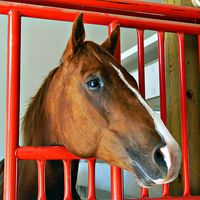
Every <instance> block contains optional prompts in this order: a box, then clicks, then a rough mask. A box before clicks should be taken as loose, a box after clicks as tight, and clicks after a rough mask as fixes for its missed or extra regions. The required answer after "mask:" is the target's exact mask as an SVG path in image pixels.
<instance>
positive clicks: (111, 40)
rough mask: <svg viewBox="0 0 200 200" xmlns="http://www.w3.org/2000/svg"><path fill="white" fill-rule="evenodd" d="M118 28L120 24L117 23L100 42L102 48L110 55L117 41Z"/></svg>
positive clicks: (113, 52)
mask: <svg viewBox="0 0 200 200" xmlns="http://www.w3.org/2000/svg"><path fill="white" fill-rule="evenodd" d="M119 29H120V25H119V24H117V25H116V26H115V28H114V30H113V31H112V32H111V34H110V36H109V37H108V38H107V39H106V40H105V41H104V42H103V43H102V44H101V46H102V47H103V48H105V49H106V50H107V51H108V52H110V53H111V54H112V55H114V54H115V50H116V47H117V42H118V39H119Z"/></svg>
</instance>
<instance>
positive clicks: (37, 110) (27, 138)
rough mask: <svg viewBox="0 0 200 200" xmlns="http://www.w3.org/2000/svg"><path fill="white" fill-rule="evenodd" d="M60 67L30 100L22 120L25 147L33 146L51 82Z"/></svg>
mask: <svg viewBox="0 0 200 200" xmlns="http://www.w3.org/2000/svg"><path fill="white" fill-rule="evenodd" d="M57 69H58V67H56V68H55V69H53V70H52V71H51V72H50V73H49V74H48V76H47V77H46V78H45V80H44V81H43V83H42V85H41V87H40V89H39V90H38V91H37V93H36V95H35V96H33V97H32V98H31V99H30V102H29V104H28V107H27V110H26V113H25V115H24V117H23V120H22V128H21V131H22V139H23V145H27V146H28V145H31V144H32V138H33V137H34V132H35V131H36V129H37V126H38V124H39V123H40V121H41V119H42V117H43V114H44V99H45V97H46V94H47V91H48V88H49V85H50V83H51V80H52V78H53V76H54V74H55V73H56V71H57Z"/></svg>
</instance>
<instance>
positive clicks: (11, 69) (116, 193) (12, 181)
mask: <svg viewBox="0 0 200 200" xmlns="http://www.w3.org/2000/svg"><path fill="white" fill-rule="evenodd" d="M20 2H22V1H20ZM23 2H29V3H33V2H34V3H36V2H37V3H38V4H43V5H48V6H61V5H63V6H62V7H65V8H77V9H82V10H84V11H86V12H85V15H84V22H86V23H90V24H99V25H107V26H108V31H109V33H110V32H111V31H112V30H113V29H114V27H115V26H116V24H118V23H119V24H120V26H121V27H129V28H136V29H137V36H138V52H139V53H138V54H139V55H138V65H139V90H140V92H141V94H142V96H143V97H145V73H144V30H146V29H150V30H156V31H157V33H158V60H159V77H160V103H161V118H162V120H163V122H164V123H166V89H165V61H164V32H175V33H178V42H179V46H178V48H179V71H180V96H181V98H180V99H181V127H182V151H183V174H184V194H183V197H170V193H169V185H168V184H167V185H164V186H163V192H162V196H163V197H162V198H148V196H149V194H148V190H147V189H142V190H141V194H140V196H141V198H145V197H146V198H148V199H151V200H153V199H157V200H158V199H160V200H161V199H166V200H170V199H180V200H182V199H187V200H189V199H191V200H192V199H200V196H191V193H190V178H189V162H188V136H187V106H186V79H185V63H184V34H186V33H187V34H194V35H198V45H199V46H198V48H199V55H200V25H198V24H194V23H185V22H181V23H178V22H173V21H166V20H163V19H175V20H179V21H187V22H195V23H196V22H199V21H200V10H199V9H195V8H188V7H183V6H170V5H162V4H155V3H147V2H145V3H144V2H140V1H134V2H132V1H130V0H126V1H123V4H120V1H119V0H115V1H106V2H105V1H97V0H91V1H80V0H74V1H73V4H72V2H71V0H65V1H64V0H43V1H38V0H36V1H33V0H30V1H27V0H24V1H23ZM130 5H131V6H130ZM119 8H120V9H119ZM147 9H148V10H150V11H151V12H148V13H147V12H146V10H147ZM88 11H95V12H88ZM100 11H101V12H103V11H104V12H107V13H112V14H118V15H111V14H100V13H97V12H100ZM78 12H79V11H72V10H67V9H61V8H53V7H42V6H36V5H28V4H15V3H10V2H5V1H1V2H0V14H7V15H8V19H9V20H8V23H9V24H8V28H9V29H8V68H7V104H6V111H7V112H6V113H7V115H6V156H5V184H4V186H5V188H4V200H16V199H17V198H16V197H17V160H18V159H21V160H37V163H38V177H39V179H38V200H46V195H45V178H44V177H45V162H46V160H55V159H56V160H58V159H60V160H63V164H64V179H65V192H64V199H65V200H66V199H72V194H71V184H70V183H71V174H70V166H71V160H73V159H80V158H78V157H77V156H75V155H73V154H71V153H70V152H68V151H67V150H66V149H65V148H64V147H18V136H19V135H18V133H19V88H20V87H19V85H20V31H21V16H24V17H34V18H43V19H52V20H62V21H66V20H67V21H73V20H74V18H75V17H76V16H77V14H78ZM122 15H126V16H122ZM130 16H142V17H153V19H150V18H138V17H130ZM160 19H162V20H160ZM115 56H116V58H117V59H118V60H119V61H120V43H118V47H117V53H116V55H115ZM199 60H200V56H199ZM199 62H200V61H199ZM199 71H200V64H199ZM122 181H123V179H122V171H121V169H119V168H117V167H111V199H113V200H121V199H123V189H122V185H123V183H122ZM88 182H89V184H88V199H90V200H94V199H96V195H95V159H89V160H88Z"/></svg>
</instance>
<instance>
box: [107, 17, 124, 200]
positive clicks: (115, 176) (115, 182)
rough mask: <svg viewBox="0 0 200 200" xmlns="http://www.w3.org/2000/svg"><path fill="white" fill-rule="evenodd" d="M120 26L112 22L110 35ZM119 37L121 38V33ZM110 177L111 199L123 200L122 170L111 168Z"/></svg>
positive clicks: (118, 45) (118, 55)
mask: <svg viewBox="0 0 200 200" xmlns="http://www.w3.org/2000/svg"><path fill="white" fill-rule="evenodd" d="M117 25H119V22H118V21H117V20H115V21H112V22H111V23H110V24H109V26H108V34H110V33H111V32H112V31H113V30H114V28H115V27H116V26H117ZM118 37H119V38H120V32H119V35H118ZM120 54H121V51H120V39H119V40H118V43H117V47H116V52H115V57H116V58H117V60H118V61H119V62H120ZM110 176H111V199H113V200H121V199H122V198H123V186H122V182H123V181H122V170H121V169H120V168H118V167H113V166H111V168H110Z"/></svg>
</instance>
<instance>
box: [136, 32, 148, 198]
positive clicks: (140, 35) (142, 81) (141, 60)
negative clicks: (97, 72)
mask: <svg viewBox="0 0 200 200" xmlns="http://www.w3.org/2000/svg"><path fill="white" fill-rule="evenodd" d="M137 41H138V80H139V91H140V94H141V95H142V97H143V98H145V71H144V70H145V69H144V30H140V29H137ZM148 196H149V191H148V189H146V188H141V192H140V197H148Z"/></svg>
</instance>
